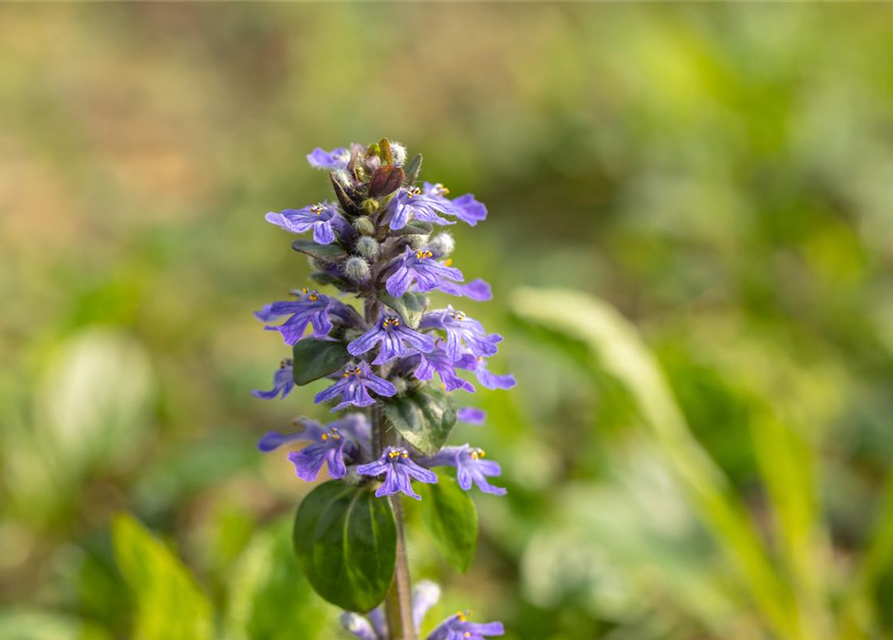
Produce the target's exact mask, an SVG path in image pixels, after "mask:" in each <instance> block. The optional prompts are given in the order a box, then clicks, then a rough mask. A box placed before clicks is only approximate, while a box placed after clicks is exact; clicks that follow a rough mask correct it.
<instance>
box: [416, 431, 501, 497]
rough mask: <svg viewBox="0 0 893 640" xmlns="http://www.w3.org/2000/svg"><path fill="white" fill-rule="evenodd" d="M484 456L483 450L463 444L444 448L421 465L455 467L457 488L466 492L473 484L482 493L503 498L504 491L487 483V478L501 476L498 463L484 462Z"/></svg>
mask: <svg viewBox="0 0 893 640" xmlns="http://www.w3.org/2000/svg"><path fill="white" fill-rule="evenodd" d="M486 455H487V454H486V452H485V451H484V450H483V449H478V448H477V447H472V446H470V445H469V444H468V443H465V444H463V445H462V446H461V447H444V448H443V449H441V450H440V451H439V452H438V453H436V454H435V455H433V456H431V457H430V458H425V459H424V460H422V461H421V463H422V464H423V465H425V466H426V467H440V466H447V467H455V469H456V479H457V480H458V481H459V486H460V487H462V488H463V489H465V490H466V491H468V490H469V489H471V485H472V483H473V484H476V485H477V487H478V489H480V490H481V491H483V492H484V493H492V494H493V495H497V496H504V495H505V494H506V490H505V489H503V488H502V487H494V486H493V485H492V484H490V483H489V482H488V481H487V477H489V476H498V475H501V474H502V468H501V467H500V466H499V463H498V462H493V461H492V460H485V458H486Z"/></svg>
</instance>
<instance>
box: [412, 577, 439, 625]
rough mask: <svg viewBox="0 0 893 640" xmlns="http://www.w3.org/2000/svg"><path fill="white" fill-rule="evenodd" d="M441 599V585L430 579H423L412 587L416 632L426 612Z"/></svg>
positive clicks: (413, 617)
mask: <svg viewBox="0 0 893 640" xmlns="http://www.w3.org/2000/svg"><path fill="white" fill-rule="evenodd" d="M438 600H440V587H438V586H437V585H436V584H435V583H433V582H431V581H430V580H422V581H421V582H418V583H416V585H415V586H414V587H413V588H412V624H413V626H414V627H415V630H416V632H418V630H419V628H420V627H421V626H422V620H424V618H425V614H426V613H428V611H429V610H430V609H431V607H433V606H434V605H435V604H437V601H438Z"/></svg>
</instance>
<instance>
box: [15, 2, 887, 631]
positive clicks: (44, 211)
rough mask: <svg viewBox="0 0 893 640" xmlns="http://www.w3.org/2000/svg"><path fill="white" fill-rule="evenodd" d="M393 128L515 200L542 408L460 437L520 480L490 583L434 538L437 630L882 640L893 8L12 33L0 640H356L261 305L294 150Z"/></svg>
mask: <svg viewBox="0 0 893 640" xmlns="http://www.w3.org/2000/svg"><path fill="white" fill-rule="evenodd" d="M382 136H388V137H390V138H392V139H394V140H399V141H401V142H402V143H404V144H405V145H406V146H407V147H408V148H409V151H410V153H415V152H422V153H423V154H424V155H425V166H424V168H423V177H424V178H426V179H429V180H433V181H440V182H444V183H445V184H447V185H448V186H449V187H450V188H451V189H452V192H453V193H454V194H461V193H465V192H466V191H472V192H474V193H475V195H476V196H477V197H478V198H479V199H480V200H482V201H483V202H485V203H487V205H488V206H489V210H490V218H489V219H488V220H487V221H486V222H485V223H484V224H482V225H479V226H478V227H477V228H474V229H471V228H469V227H466V226H464V225H458V226H457V227H454V230H455V235H456V237H457V240H458V249H457V252H456V254H455V256H454V257H455V263H456V265H457V266H459V267H461V268H462V269H463V270H464V272H465V273H466V275H467V276H468V277H469V278H473V277H484V278H486V279H488V280H490V281H491V282H492V284H493V288H494V291H495V301H494V302H492V303H489V304H486V305H485V304H477V303H469V304H467V305H465V310H466V311H468V312H469V313H470V314H473V315H474V316H476V317H479V318H481V319H482V320H483V321H484V322H485V324H486V326H487V327H488V328H489V329H490V330H491V331H498V332H500V333H502V334H504V335H505V336H506V341H505V342H504V343H503V346H502V349H501V353H500V355H499V356H498V357H497V359H496V361H495V362H494V369H496V370H497V371H498V372H500V373H501V372H504V371H507V370H511V371H513V372H514V373H515V374H516V376H517V378H518V382H519V384H518V387H517V389H516V390H515V391H512V392H487V391H486V390H481V392H479V393H478V394H476V395H475V396H474V397H473V398H470V399H471V401H472V402H473V403H475V404H477V405H479V406H482V407H484V408H486V409H487V410H488V412H489V415H490V420H489V424H488V426H486V427H484V428H474V427H468V426H460V427H458V428H457V430H456V432H455V435H454V436H453V440H454V442H456V443H461V442H465V441H466V440H468V441H470V442H472V443H473V444H476V445H478V446H482V447H484V448H486V449H487V450H488V455H490V456H492V457H493V458H494V459H496V460H499V461H501V462H502V464H503V468H504V477H503V481H504V484H505V485H506V486H508V487H509V495H508V496H507V497H506V498H504V499H498V498H493V497H491V496H484V495H481V494H480V493H477V492H476V495H475V496H474V497H475V500H476V502H477V505H478V510H479V513H480V518H481V523H482V531H481V540H480V542H479V548H478V553H477V557H476V559H475V562H474V563H473V565H472V568H471V570H470V571H469V572H468V573H467V574H465V575H458V574H456V573H455V572H454V571H452V570H451V569H450V568H449V567H448V566H447V565H446V564H445V563H444V562H443V561H442V560H441V559H440V558H439V557H438V555H437V551H436V549H435V548H434V547H433V545H432V543H431V542H430V541H428V540H427V539H426V537H425V536H424V535H423V534H422V533H421V531H420V528H419V527H418V526H416V524H417V523H415V522H411V523H410V527H409V529H410V537H411V540H410V546H411V549H410V554H411V563H412V571H413V575H414V577H416V578H422V577H426V578H431V579H435V580H437V581H439V582H440V583H441V584H442V585H443V587H444V598H443V602H442V604H441V605H440V606H439V607H438V608H437V610H435V611H434V612H433V614H432V615H431V617H430V619H429V620H428V621H427V624H426V627H430V626H431V624H433V623H435V622H437V619H438V617H439V616H441V615H445V614H446V613H448V612H451V611H453V610H455V609H457V608H465V607H472V608H473V609H474V610H475V618H474V619H476V620H480V621H484V620H490V619H498V620H502V621H503V622H505V624H506V627H507V637H508V638H510V639H517V640H520V639H524V640H528V639H529V640H579V639H583V638H604V639H610V640H626V639H629V640H632V639H634V638H635V639H636V640H652V639H653V640H658V639H664V638H666V639H669V638H672V639H682V640H695V639H708V638H711V639H712V638H716V639H719V638H722V639H724V640H730V639H731V640H738V639H742V640H745V639H757V638H776V639H785V640H825V639H831V638H835V639H836V638H840V639H842V640H849V639H851V638H852V639H858V638H889V637H893V482H891V480H890V478H891V464H890V461H891V456H893V430H891V425H890V420H891V418H890V416H891V415H893V392H891V385H893V289H891V285H893V10H891V9H890V8H889V7H888V6H883V5H867V4H863V5H850V6H846V5H782V6H772V5H750V4H733V5H673V6H660V5H634V6H624V5H614V4H589V5H584V4H549V5H546V4H542V5H538V4H519V5H510V4H486V5H484V4H455V5H447V4H437V5H435V4H430V5H421V4H400V3H398V4H335V3H332V4H251V3H248V4H214V5H205V4H202V3H198V4H168V3H160V4H126V5H125V4H121V5H115V4H101V5H98V4H97V5H90V4H81V5H26V4H19V5H15V4H6V5H3V6H0V298H2V300H3V301H4V304H3V312H2V313H0V362H2V363H3V366H2V368H0V637H2V638H4V639H5V640H37V639H39V640H45V639H51V640H56V639H59V640H73V639H75V638H84V639H87V638H89V639H92V640H97V639H98V640H107V639H109V638H130V637H134V638H144V639H146V640H155V639H156V638H157V639H159V640H161V639H163V640H181V639H182V640H191V638H196V639H198V638H204V637H210V634H211V632H210V631H209V629H210V626H209V625H211V624H214V625H216V629H217V632H216V633H217V635H218V637H221V638H245V639H249V638H250V639H251V640H264V639H281V640H284V639H286V638H299V639H301V640H304V639H309V640H312V639H314V638H337V637H341V636H340V634H341V633H342V632H341V631H340V630H339V629H338V628H337V623H336V622H335V619H336V616H337V613H338V612H337V611H335V610H334V609H333V608H332V607H329V606H328V605H326V604H325V603H323V602H322V601H321V600H319V599H318V598H317V597H316V596H315V595H313V594H312V592H311V591H310V589H309V587H308V586H307V584H306V583H305V582H304V581H303V579H302V577H301V576H300V574H299V572H298V570H297V568H296V563H295V562H294V561H293V559H292V555H291V552H290V550H289V548H288V545H289V543H288V526H289V519H290V517H291V514H292V512H293V510H294V507H295V504H296V503H297V502H298V501H299V500H300V498H301V496H303V495H305V494H306V492H307V491H308V490H309V488H310V487H309V486H308V485H306V484H303V483H301V482H299V481H298V480H296V479H295V478H294V476H293V474H292V471H291V467H290V465H289V464H288V462H287V461H286V460H285V456H284V454H282V453H279V454H272V455H269V456H266V457H265V456H261V455H260V454H258V453H257V452H256V451H255V450H254V442H255V440H256V438H257V437H258V436H259V435H260V434H262V433H263V432H265V431H267V430H269V429H282V428H285V427H286V426H287V425H288V421H289V420H290V419H291V418H292V417H294V416H296V415H299V414H306V415H310V416H313V417H323V416H324V409H321V408H319V407H315V406H314V405H313V403H312V395H313V394H314V393H315V392H316V391H318V390H319V388H320V386H321V383H315V384H313V385H310V386H309V387H307V388H301V389H297V390H296V392H295V393H293V394H292V395H291V396H290V397H289V398H288V399H287V400H286V401H284V402H278V401H274V402H263V401H260V400H257V399H255V398H252V397H251V396H250V395H249V391H250V390H251V389H254V388H267V386H268V384H269V380H270V376H271V374H272V371H273V369H274V368H275V367H276V365H277V363H278V361H279V359H280V358H281V357H283V356H284V355H286V349H285V348H284V347H283V345H282V344H281V341H280V340H279V339H278V336H277V335H276V334H269V333H266V334H265V333H264V332H263V331H262V330H261V327H260V325H259V323H258V322H257V321H256V320H255V319H254V318H253V317H252V315H251V312H252V310H254V309H258V308H260V307H261V306H262V305H263V304H265V303H266V302H268V301H271V300H274V299H281V298H282V296H283V295H284V293H285V292H286V291H287V290H288V288H290V287H293V286H301V285H302V284H303V282H304V278H305V277H306V275H307V273H308V269H307V267H306V264H305V262H304V260H303V259H302V258H301V257H300V256H297V255H296V254H294V253H293V252H292V251H291V250H290V248H289V238H288V236H287V234H284V233H282V232H281V231H280V230H278V229H276V228H274V227H273V226H272V225H269V224H266V223H265V222H264V221H263V214H264V213H265V212H267V211H269V210H280V209H283V208H286V207H299V206H304V205H306V204H310V203H313V202H316V201H318V200H319V199H321V198H323V197H325V196H326V195H327V194H328V188H327V180H326V176H325V174H322V173H317V172H314V171H313V170H311V169H310V168H309V167H308V166H307V164H306V162H305V160H304V154H306V153H307V152H308V151H310V150H311V149H312V148H313V147H315V146H322V147H324V148H327V149H329V148H333V147H336V146H341V145H343V144H345V143H348V142H350V141H357V142H364V143H366V142H371V141H374V140H377V139H379V138H381V137H382ZM559 289H560V290H561V291H559ZM441 302H442V303H444V304H445V303H446V302H447V300H446V299H443V300H442V301H441ZM614 309H616V310H617V311H618V312H619V315H618V314H617V313H615V311H614ZM624 318H625V320H624ZM633 327H635V329H633ZM121 512H130V513H132V514H134V516H135V517H136V518H137V519H139V520H140V521H141V522H142V523H144V524H145V526H146V527H148V528H149V529H150V530H151V531H152V533H153V535H154V536H157V538H158V539H160V540H162V541H163V542H164V543H165V544H158V543H157V542H153V541H152V539H151V538H149V537H148V536H147V535H146V534H145V533H144V532H142V530H141V529H139V527H136V526H134V524H133V522H132V521H129V520H119V521H118V523H117V524H116V525H115V527H114V530H115V531H116V532H117V535H116V537H115V540H114V542H113V536H112V528H113V527H112V521H113V520H114V518H115V516H116V514H119V513H121ZM410 517H411V518H417V514H415V513H413V512H411V513H410ZM175 557H177V558H179V559H180V560H181V561H182V562H183V563H184V564H182V565H181V564H180V561H177V560H175V559H174V558H175ZM189 574H191V575H193V576H195V582H193V580H192V578H189V577H188V576H189ZM197 584H198V585H201V586H200V587H198V586H196V585H197ZM193 619H194V620H199V621H200V622H197V623H195V624H193V622H191V621H192V620H193ZM177 625H180V626H177ZM189 625H192V626H189Z"/></svg>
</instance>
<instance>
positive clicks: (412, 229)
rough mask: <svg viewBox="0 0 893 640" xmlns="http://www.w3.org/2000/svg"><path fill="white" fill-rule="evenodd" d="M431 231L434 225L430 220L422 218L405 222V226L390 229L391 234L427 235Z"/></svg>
mask: <svg viewBox="0 0 893 640" xmlns="http://www.w3.org/2000/svg"><path fill="white" fill-rule="evenodd" d="M432 231H434V225H432V224H431V223H430V222H425V221H424V220H413V221H412V222H408V223H406V226H404V227H401V228H400V229H397V230H396V231H391V235H395V236H412V235H419V236H427V235H428V234H430V233H431V232H432Z"/></svg>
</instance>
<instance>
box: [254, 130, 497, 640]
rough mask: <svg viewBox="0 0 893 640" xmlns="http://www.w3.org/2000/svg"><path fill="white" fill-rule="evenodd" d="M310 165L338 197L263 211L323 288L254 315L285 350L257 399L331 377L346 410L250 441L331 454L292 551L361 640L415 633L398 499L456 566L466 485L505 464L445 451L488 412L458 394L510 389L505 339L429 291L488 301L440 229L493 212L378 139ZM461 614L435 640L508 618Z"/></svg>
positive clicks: (470, 537)
mask: <svg viewBox="0 0 893 640" xmlns="http://www.w3.org/2000/svg"><path fill="white" fill-rule="evenodd" d="M307 160H308V161H309V162H310V165H311V166H313V167H315V168H317V169H323V170H327V171H329V178H330V180H331V185H332V188H333V191H334V197H333V198H332V199H331V200H323V201H321V202H319V203H318V204H314V205H310V206H307V207H303V208H301V209H286V210H284V211H281V212H278V213H275V212H271V213H268V214H267V215H266V219H267V221H268V222H270V223H272V224H274V225H276V226H278V227H281V228H283V229H285V230H286V231H289V232H291V233H293V234H298V235H302V236H303V237H300V238H297V239H295V240H294V241H293V242H292V248H294V250H295V251H298V252H300V253H303V254H306V255H307V256H309V259H310V263H311V265H312V268H313V270H314V272H313V273H312V274H311V278H312V279H313V280H314V281H315V283H316V284H315V285H314V287H312V288H311V287H306V288H301V289H295V290H293V291H291V299H289V300H283V301H278V302H273V303H271V304H268V305H266V306H265V307H264V308H263V309H261V310H260V311H258V312H256V314H255V315H256V316H257V318H258V319H259V320H261V321H263V322H264V323H265V324H266V327H265V328H266V329H267V330H269V331H278V332H279V333H280V334H281V335H282V338H283V340H284V341H285V343H286V344H287V345H290V346H291V347H292V354H291V355H292V357H291V358H287V359H285V360H283V361H282V363H281V364H280V366H279V369H278V370H277V371H276V373H275V374H274V375H273V387H272V389H270V390H269V391H255V392H254V394H255V395H256V396H258V397H260V398H266V399H271V398H275V397H279V398H285V397H286V396H287V395H288V394H289V392H291V390H292V389H293V388H294V385H296V384H297V385H304V384H307V383H309V382H312V381H314V380H319V379H321V378H325V379H327V380H329V381H330V384H329V386H328V387H326V388H325V389H323V390H322V391H320V392H319V393H318V394H316V397H315V401H316V402H317V403H331V404H332V408H331V411H332V412H333V413H340V412H344V413H343V414H341V415H340V416H338V417H337V419H335V420H334V421H332V422H329V423H328V424H321V423H319V422H316V421H314V420H310V419H308V418H296V419H295V420H294V423H293V424H294V427H295V429H294V432H293V433H280V432H271V433H268V434H266V435H265V436H264V437H263V438H261V440H260V442H259V444H258V448H259V449H260V450H261V451H272V450H274V449H276V448H278V447H280V446H282V445H284V444H287V443H293V442H304V443H308V444H307V445H306V446H305V447H304V448H302V449H299V450H295V451H292V452H291V453H289V454H288V459H289V461H290V462H291V463H292V464H293V465H294V468H295V473H296V474H297V476H298V477H299V478H301V479H302V480H306V481H312V480H316V479H317V478H318V476H319V475H320V472H321V470H322V467H323V464H324V463H325V466H326V471H327V473H328V475H329V477H330V478H331V479H332V480H330V481H328V482H325V483H323V484H321V485H319V486H318V487H316V488H315V489H314V490H313V491H312V492H310V494H309V495H308V496H307V497H306V498H305V499H304V500H303V502H302V503H301V506H300V508H299V509H298V513H297V516H296V518H295V526H294V547H295V552H296V554H297V556H298V560H299V561H300V563H301V566H302V568H303V570H304V572H305V574H306V575H307V578H308V580H309V581H310V583H311V584H312V585H313V587H314V589H315V590H316V591H317V593H319V594H320V595H321V596H322V597H323V598H325V599H326V600H328V601H330V602H332V603H334V604H336V605H338V606H340V607H342V608H343V609H345V613H344V615H343V616H342V618H341V621H342V624H343V625H344V627H345V628H346V629H347V630H348V631H350V632H351V633H352V634H353V635H355V636H356V637H357V638H361V639H362V640H415V638H416V634H417V633H418V628H419V626H420V623H421V620H422V617H423V616H424V614H425V612H426V611H427V610H428V609H429V608H430V607H431V606H432V605H433V604H434V603H435V602H436V601H437V599H438V598H439V595H440V589H439V588H438V587H437V585H435V584H433V583H431V582H428V581H422V582H419V583H418V584H417V585H416V587H415V589H412V587H411V585H410V576H409V569H408V566H407V562H406V550H405V546H404V536H403V519H402V515H401V503H400V497H401V494H403V495H404V496H408V497H410V498H415V499H417V500H421V501H422V502H421V505H422V506H421V509H422V518H421V520H422V522H423V523H424V524H425V526H426V529H427V530H428V531H429V533H430V534H431V535H432V536H433V537H434V539H435V542H436V543H437V546H438V548H440V549H441V551H443V553H444V555H445V556H446V557H447V559H448V560H449V561H450V562H451V563H452V564H453V565H454V566H456V567H457V568H459V569H460V570H464V569H465V568H467V566H468V564H469V562H470V561H471V557H472V555H473V552H474V543H475V538H476V535H477V515H476V513H475V509H474V505H473V503H472V502H471V500H470V499H469V497H468V494H467V493H466V492H468V491H469V490H471V489H472V487H477V488H478V489H479V490H481V491H484V492H486V493H492V494H496V495H503V494H505V489H503V488H501V487H499V486H496V485H493V484H491V479H493V478H494V477H495V476H498V475H499V474H500V467H499V464H498V463H496V462H494V461H492V460H490V459H489V458H488V457H487V454H486V453H485V452H484V451H483V450H481V449H479V448H476V447H473V446H471V445H470V444H462V445H458V446H456V445H452V446H448V445H447V439H448V437H449V435H450V431H451V430H452V428H453V425H454V424H455V423H456V421H457V420H461V421H465V422H469V423H472V424H478V425H480V424H482V423H483V421H484V419H485V416H484V413H483V411H481V410H480V409H475V408H473V407H461V408H459V407H457V405H458V404H461V400H460V399H459V398H456V397H455V396H456V395H457V394H455V393H453V392H460V393H459V394H458V395H460V396H461V395H462V394H465V393H474V392H475V385H474V383H473V382H472V380H476V381H477V383H478V384H479V385H480V386H483V387H485V388H487V389H508V388H510V387H513V386H514V385H515V380H514V378H513V377H512V376H511V375H509V374H505V375H497V374H495V373H491V372H490V370H489V368H488V358H490V357H492V356H494V355H495V354H496V352H497V349H498V345H499V343H500V341H501V340H502V337H501V336H499V335H496V334H492V333H487V332H486V331H485V329H484V327H483V326H482V325H481V323H480V322H478V321H477V320H475V319H473V318H471V317H469V316H468V315H466V314H465V312H464V311H462V310H461V309H459V308H458V306H457V305H458V304H459V302H460V301H459V300H453V302H452V303H447V304H446V305H445V306H443V307H440V308H436V309H434V308H431V307H430V301H429V297H428V295H429V294H436V293H437V292H439V293H440V294H446V296H451V297H453V298H465V299H468V300H475V301H485V300H489V299H490V298H491V297H492V294H491V291H490V286H489V285H488V284H487V283H486V282H484V281H483V280H471V281H466V279H465V276H464V274H463V273H462V271H460V270H459V269H458V268H456V267H454V266H452V260H451V258H450V254H451V253H452V252H453V249H454V245H455V243H454V240H453V238H452V236H451V235H450V234H449V233H448V232H447V231H445V230H443V229H442V228H443V227H447V226H449V225H453V224H456V222H457V221H461V222H463V223H466V224H469V225H471V226H475V225H477V223H478V222H481V221H483V220H484V219H485V218H486V217H487V209H486V207H485V206H484V205H483V204H481V203H480V202H478V201H477V200H475V198H474V196H472V195H471V194H467V195H464V196H461V197H458V198H450V197H449V191H448V190H447V189H446V187H444V186H443V185H442V184H439V183H438V184H431V183H428V182H424V183H422V184H421V185H419V184H418V175H419V170H420V168H421V165H422V156H420V155H417V156H415V158H414V159H413V160H412V161H411V162H407V161H406V160H407V156H406V150H405V149H404V148H403V146H401V145H399V144H397V143H393V142H390V141H389V140H387V139H384V140H381V141H380V142H378V143H375V144H371V145H369V146H362V145H359V144H353V145H351V146H350V147H349V148H346V147H345V148H340V149H335V150H334V151H331V152H326V151H324V150H322V149H316V150H315V151H313V153H311V154H309V155H308V156H307ZM307 236H309V237H307ZM316 287H319V288H316ZM414 483H415V484H414ZM468 615H469V614H468V613H467V612H459V613H456V614H455V615H452V616H450V617H448V618H447V619H446V620H444V621H443V622H442V623H441V624H440V625H439V626H437V627H436V628H435V629H434V631H433V632H432V633H431V634H430V635H429V636H428V640H460V639H462V640H466V639H467V640H478V639H481V638H484V637H485V636H497V635H502V633H503V628H502V624H501V623H499V622H490V623H476V622H471V621H469V619H468Z"/></svg>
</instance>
